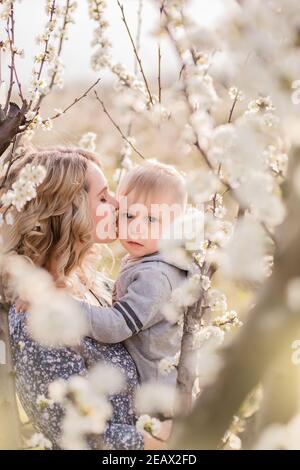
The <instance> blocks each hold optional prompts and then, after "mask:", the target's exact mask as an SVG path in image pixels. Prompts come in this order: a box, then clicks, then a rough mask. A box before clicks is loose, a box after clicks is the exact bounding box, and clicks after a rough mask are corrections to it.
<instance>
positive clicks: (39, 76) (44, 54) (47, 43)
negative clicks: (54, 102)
mask: <svg viewBox="0 0 300 470" xmlns="http://www.w3.org/2000/svg"><path fill="white" fill-rule="evenodd" d="M55 3H56V0H53V1H52V4H51V8H50V18H49V21H50V22H52V20H53V16H54V13H55ZM48 46H49V36H48V37H47V39H46V41H45V47H44V53H43V58H42V60H41V64H40V68H39V71H38V74H37V80H39V79H40V78H41V74H42V71H43V68H44V65H45V61H46V57H47V54H48ZM36 90H37V88H35V90H34V92H35V91H36ZM42 99H43V97H42V96H40V98H39V100H38V103H37V104H36V106H35V108H34V111H36V109H37V108H38V107H39V106H40V104H41V101H42ZM32 102H33V99H31V100H30V103H29V108H31V105H32Z"/></svg>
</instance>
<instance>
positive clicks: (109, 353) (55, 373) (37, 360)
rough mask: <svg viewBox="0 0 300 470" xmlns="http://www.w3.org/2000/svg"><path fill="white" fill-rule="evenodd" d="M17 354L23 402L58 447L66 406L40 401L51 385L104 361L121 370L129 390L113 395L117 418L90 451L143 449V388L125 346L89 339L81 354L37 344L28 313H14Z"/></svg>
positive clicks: (11, 323) (13, 338) (14, 352)
mask: <svg viewBox="0 0 300 470" xmlns="http://www.w3.org/2000/svg"><path fill="white" fill-rule="evenodd" d="M9 328H10V339H11V345H12V355H13V361H14V366H15V373H16V389H17V393H18V396H19V399H20V402H21V404H22V406H23V408H24V410H25V412H26V414H27V416H28V418H29V419H30V420H31V421H32V424H33V425H34V427H35V428H36V429H37V430H38V431H39V432H42V433H43V434H44V435H45V437H47V438H48V439H49V440H50V441H51V443H52V444H53V448H56V449H59V448H60V447H59V441H60V436H61V425H62V419H63V416H64V411H63V408H62V406H61V405H59V404H56V403H55V404H51V406H48V407H46V408H45V407H41V406H40V404H39V397H41V396H45V397H47V393H48V385H49V384H50V383H51V382H53V381H54V380H56V379H59V378H62V379H65V380H67V379H68V378H70V377H71V376H72V375H77V374H79V375H85V374H86V372H87V370H88V369H89V368H90V367H91V366H92V365H94V364H95V363H97V362H99V361H102V362H105V363H107V364H110V365H114V366H116V367H120V368H121V370H122V372H123V374H124V375H125V378H126V383H127V387H126V388H125V389H124V390H123V392H122V393H120V394H116V395H113V396H111V397H110V402H111V404H112V408H113V415H112V418H111V420H110V421H109V423H108V425H107V428H106V431H105V432H104V434H103V436H93V437H92V438H91V439H89V440H88V442H89V447H90V448H91V449H97V448H103V447H104V448H106V449H128V450H129V449H143V437H142V435H141V434H140V433H139V432H137V430H136V427H135V421H136V418H135V414H134V410H133V400H134V393H135V390H136V387H137V384H138V379H137V372H136V367H135V364H134V362H133V360H132V358H131V356H130V355H129V353H128V352H127V350H126V349H125V347H124V346H123V344H121V343H119V344H102V343H99V342H97V341H94V340H93V339H91V338H88V337H87V338H84V339H83V341H82V344H81V350H80V354H79V353H77V352H75V351H74V350H72V349H71V348H68V347H65V348H60V349H54V348H47V347H44V346H41V345H40V344H39V343H37V342H36V341H34V340H33V339H32V338H31V337H30V335H29V333H28V330H27V322H26V313H17V312H16V311H15V309H14V307H11V308H10V311H9Z"/></svg>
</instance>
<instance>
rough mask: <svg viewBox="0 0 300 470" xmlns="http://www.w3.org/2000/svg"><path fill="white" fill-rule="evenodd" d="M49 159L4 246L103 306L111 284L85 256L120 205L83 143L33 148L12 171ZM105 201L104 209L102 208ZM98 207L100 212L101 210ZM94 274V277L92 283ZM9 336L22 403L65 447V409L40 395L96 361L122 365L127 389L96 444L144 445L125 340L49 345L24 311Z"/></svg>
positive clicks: (109, 237)
mask: <svg viewBox="0 0 300 470" xmlns="http://www.w3.org/2000/svg"><path fill="white" fill-rule="evenodd" d="M28 163H29V164H31V165H43V167H44V168H45V169H46V177H45V179H44V181H43V182H42V184H41V185H40V186H39V187H38V188H37V196H36V197H35V198H34V199H32V200H31V201H29V202H27V204H26V206H25V207H24V209H23V210H22V211H21V212H18V213H16V215H15V220H14V224H13V226H8V225H5V226H4V228H3V238H4V246H5V251H6V252H16V253H18V254H20V255H22V256H24V257H26V258H28V259H29V260H31V261H32V262H33V263H34V264H35V265H37V266H39V267H43V268H45V269H46V270H47V271H48V272H49V273H50V274H51V275H52V276H53V279H54V281H55V282H56V284H57V285H58V286H59V287H65V288H68V291H69V292H72V293H73V294H74V295H75V296H76V297H79V298H82V299H85V300H86V301H90V302H93V301H97V302H99V304H100V305H103V304H105V302H107V298H108V292H107V290H108V287H107V282H105V281H104V278H103V276H101V274H99V275H98V277H97V276H96V278H95V274H96V273H95V271H94V272H93V271H92V270H91V269H88V267H87V266H86V264H87V263H86V259H87V258H88V256H89V254H90V252H91V249H92V248H93V246H94V245H95V244H99V243H109V242H111V241H113V239H114V238H115V237H114V236H113V233H114V224H115V214H114V212H115V208H116V207H117V203H116V201H115V199H114V198H113V197H112V196H111V195H110V194H109V191H108V187H107V182H106V179H105V177H104V175H103V173H102V171H101V168H100V166H99V163H98V162H97V159H96V158H95V156H94V155H93V154H91V153H88V152H85V151H83V150H80V149H70V148H58V149H55V150H47V151H41V152H35V153H31V154H28V155H25V157H24V158H22V159H20V160H19V162H18V163H17V164H15V167H14V166H13V167H12V171H11V172H10V176H9V181H8V183H9V185H10V186H11V184H12V183H13V182H14V181H15V180H17V178H18V173H19V171H20V169H22V168H23V167H24V165H26V164H28ZM99 205H100V209H103V210H100V211H99ZM97 211H98V212H101V215H100V216H98V215H97ZM104 217H106V219H105V220H108V225H109V226H108V227H107V233H100V234H97V230H96V228H97V225H98V224H99V222H101V220H103V218H104ZM92 277H93V278H94V279H93V281H94V282H92ZM9 324H10V335H11V343H12V350H13V357H14V363H15V369H16V387H17V392H18V395H19V398H20V401H21V403H22V405H23V407H24V409H25V411H26V413H27V414H28V416H29V418H30V419H31V420H32V422H33V424H34V425H35V427H36V428H37V429H38V430H39V431H41V432H43V434H44V435H45V436H46V437H47V438H48V439H49V440H50V441H51V442H52V443H53V446H54V448H59V445H60V437H61V424H62V418H63V409H62V408H61V407H60V406H59V405H56V404H55V405H54V406H51V407H48V408H47V409H46V411H45V410H42V409H41V407H40V404H39V397H41V396H47V390H48V385H49V383H51V382H52V381H54V380H56V379H58V378H63V379H68V378H69V377H70V376H72V375H74V374H80V375H84V374H85V373H86V372H87V369H88V368H89V367H90V366H92V365H93V364H95V363H96V362H97V361H100V360H102V361H104V362H106V363H108V364H113V365H115V366H117V367H120V368H121V369H122V371H123V373H124V374H125V377H126V383H127V387H126V389H125V390H124V391H123V392H122V393H120V394H118V395H115V396H112V397H111V404H112V407H113V417H112V419H111V421H110V423H109V425H108V427H107V430H106V431H105V433H104V435H103V436H98V438H95V439H94V438H93V440H90V447H91V448H98V447H100V446H102V445H104V446H105V447H107V448H110V449H142V448H143V447H144V438H143V436H142V435H141V434H140V433H138V432H137V430H136V428H135V416H134V412H133V399H134V392H135V389H136V386H137V372H136V368H135V364H134V363H133V361H132V359H131V357H130V356H129V354H128V352H127V351H126V349H125V348H124V346H123V345H122V344H114V345H113V344H112V345H103V344H100V343H97V342H96V341H94V340H92V339H91V338H85V339H84V340H83V341H82V345H81V348H80V354H79V353H77V352H74V351H73V350H72V349H70V348H64V349H53V348H52V349H51V348H45V347H42V346H41V345H39V344H38V343H37V342H35V341H33V340H32V339H31V337H30V335H29V334H28V331H27V324H26V314H25V313H23V314H20V313H16V310H15V308H14V307H12V308H11V309H10V312H9Z"/></svg>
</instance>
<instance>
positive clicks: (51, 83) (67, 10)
mask: <svg viewBox="0 0 300 470" xmlns="http://www.w3.org/2000/svg"><path fill="white" fill-rule="evenodd" d="M70 1H71V0H67V3H66V9H65V13H64V21H63V26H62V29H61V35H60V38H59V44H58V51H57V57H60V55H61V52H62V48H63V43H64V39H65V33H66V28H67V24H68V13H69V10H70ZM56 75H57V70H55V72H54V73H53V75H52V78H51V82H50V84H49V89H50V90H51V89H52V87H53V85H54V82H55V78H56Z"/></svg>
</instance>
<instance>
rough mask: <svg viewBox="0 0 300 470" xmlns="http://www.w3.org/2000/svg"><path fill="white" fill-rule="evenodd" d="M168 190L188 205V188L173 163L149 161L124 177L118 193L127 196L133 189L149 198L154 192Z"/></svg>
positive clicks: (178, 200) (181, 202)
mask: <svg viewBox="0 0 300 470" xmlns="http://www.w3.org/2000/svg"><path fill="white" fill-rule="evenodd" d="M166 190H171V191H172V194H173V195H174V200H175V201H176V202H178V203H180V204H182V205H183V206H185V205H186V202H187V190H186V184H185V179H184V177H183V175H182V174H181V173H180V172H179V171H178V170H176V168H174V167H173V166H171V165H167V164H165V163H159V162H154V161H148V162H147V163H146V164H145V165H141V166H138V167H136V168H133V169H132V170H130V171H129V172H128V173H127V174H126V175H125V176H124V177H123V178H122V180H121V182H120V185H119V188H118V194H119V195H122V196H127V195H128V194H129V193H131V191H137V192H139V193H140V194H143V195H144V196H145V197H146V198H147V197H148V196H149V195H151V193H152V192H158V191H166Z"/></svg>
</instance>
